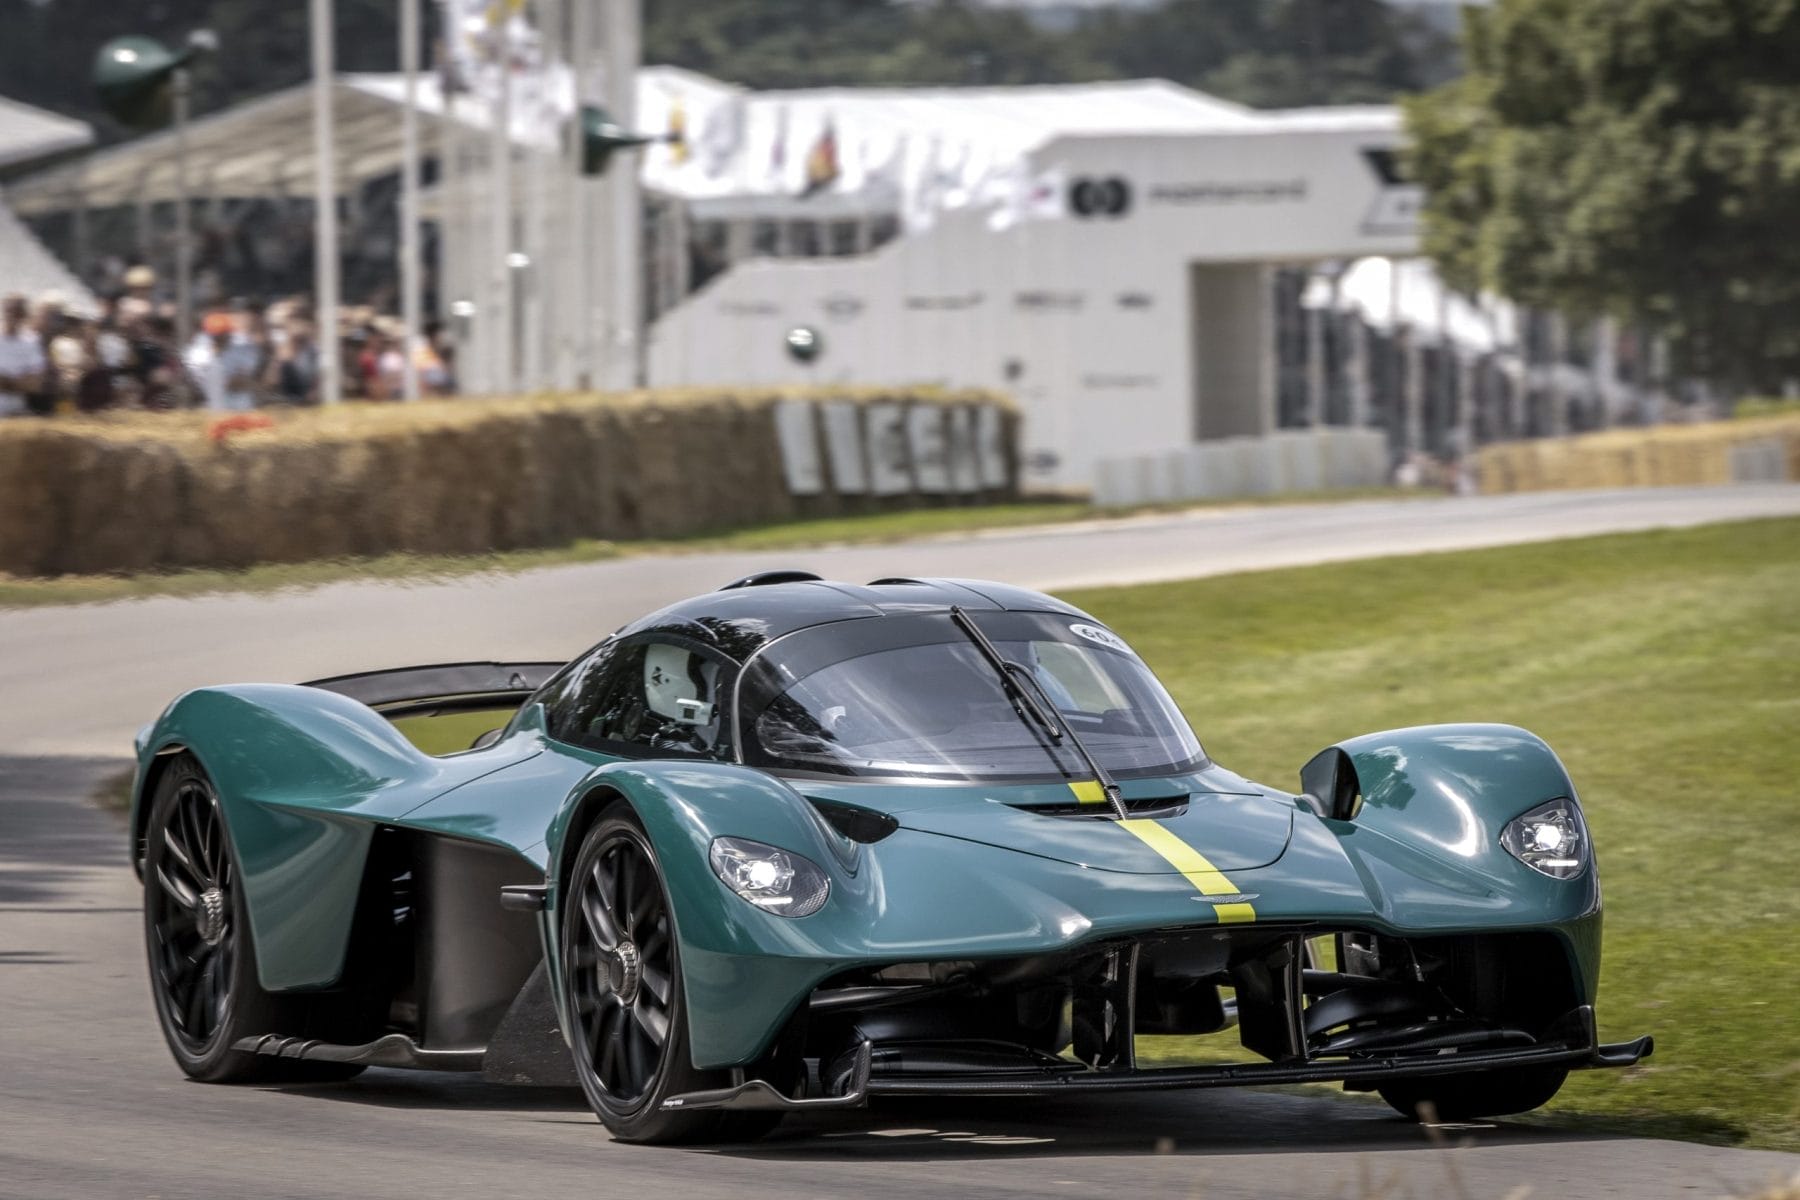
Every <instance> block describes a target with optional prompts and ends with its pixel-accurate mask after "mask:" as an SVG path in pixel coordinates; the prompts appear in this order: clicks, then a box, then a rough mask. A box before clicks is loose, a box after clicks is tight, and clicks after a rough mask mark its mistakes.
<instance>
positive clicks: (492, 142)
mask: <svg viewBox="0 0 1800 1200" xmlns="http://www.w3.org/2000/svg"><path fill="white" fill-rule="evenodd" d="M499 36H500V39H501V42H500V45H501V49H500V58H499V65H500V80H499V93H498V96H497V98H496V100H495V103H494V106H493V108H492V109H491V110H490V112H489V115H490V117H491V118H492V121H493V126H492V129H491V135H492V136H491V137H490V139H489V142H488V152H489V155H490V156H491V157H492V160H493V161H492V162H490V163H489V164H488V166H489V174H488V198H487V199H488V213H489V216H490V218H491V222H492V223H491V225H490V227H489V234H488V236H489V237H490V239H491V241H492V244H491V247H490V251H489V253H490V255H491V259H490V262H489V269H490V272H491V274H490V277H489V287H490V289H491V291H492V293H493V296H492V301H491V303H490V305H489V312H488V313H487V314H484V315H485V317H486V324H487V327H488V336H487V339H486V340H487V343H488V348H489V352H490V353H491V354H492V362H493V370H492V373H491V375H490V376H489V385H490V387H491V388H492V389H493V390H494V391H495V392H496V393H510V392H511V391H512V390H513V388H514V386H515V383H516V379H515V377H514V373H513V343H514V338H515V331H514V327H513V279H512V275H513V268H512V262H511V259H512V250H513V230H512V217H513V213H512V201H513V195H512V149H513V146H512V90H513V87H512V54H511V47H510V46H508V45H507V44H506V29H505V26H502V27H501V29H500V31H499Z"/></svg>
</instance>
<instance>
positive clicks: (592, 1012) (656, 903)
mask: <svg viewBox="0 0 1800 1200" xmlns="http://www.w3.org/2000/svg"><path fill="white" fill-rule="evenodd" d="M592 864H593V865H592V866H591V867H590V868H589V869H588V871H587V873H586V874H585V875H583V876H582V877H581V880H582V883H581V888H580V891H579V893H578V895H577V898H576V907H577V908H578V910H579V912H580V917H579V919H576V917H575V915H574V914H570V917H569V920H570V921H572V922H573V924H572V926H571V928H570V940H569V942H568V946H569V951H568V954H569V961H568V963H567V964H565V966H566V970H567V979H568V987H569V993H568V994H569V997H570V1004H571V1007H572V1008H573V1009H574V1012H573V1013H572V1014H571V1015H572V1017H573V1022H572V1023H573V1024H574V1026H575V1028H576V1030H577V1033H578V1038H579V1043H580V1045H581V1049H582V1053H581V1056H580V1059H581V1061H582V1062H584V1063H585V1066H586V1068H587V1069H591V1071H592V1076H591V1079H592V1081H593V1082H596V1083H598V1085H599V1087H600V1090H601V1091H602V1092H603V1093H606V1094H607V1095H608V1096H609V1097H611V1098H613V1099H615V1100H616V1101H618V1102H621V1103H630V1102H633V1101H636V1100H638V1099H639V1098H640V1097H642V1096H643V1095H645V1094H646V1093H647V1092H648V1091H649V1090H650V1088H651V1087H652V1086H653V1085H654V1083H655V1080H656V1077H657V1075H658V1073H659V1071H660V1070H661V1067H662V1059H663V1049H664V1047H665V1045H666V1044H667V1042H668V1040H669V1034H670V1026H671V1021H672V1016H671V1005H672V1001H673V998H674V990H675V981H674V959H673V946H672V945H671V942H670V932H671V930H670V924H669V918H668V914H667V912H666V909H665V907H664V902H663V896H662V888H661V887H660V885H659V884H658V881H657V876H656V867H655V863H654V861H653V860H652V859H651V858H650V856H649V854H648V853H647V852H646V851H645V849H644V848H643V847H642V846H640V845H639V844H638V843H637V842H636V840H635V839H634V838H631V837H629V836H619V837H616V838H613V839H610V840H609V841H608V842H606V843H603V844H602V845H601V847H600V848H599V851H598V853H596V854H595V855H594V857H593V859H592Z"/></svg>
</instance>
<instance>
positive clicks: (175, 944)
mask: <svg viewBox="0 0 1800 1200" xmlns="http://www.w3.org/2000/svg"><path fill="white" fill-rule="evenodd" d="M144 847H145V850H144V948H145V957H146V959H147V961H148V965H149V970H150V992H151V996H152V998H153V999H154V1002H155V1007H156V1018H157V1023H158V1024H159V1025H160V1026H161V1028H162V1033H163V1039H164V1040H165V1041H166V1042H167V1043H168V1045H169V1052H170V1054H172V1055H173V1056H174V1058H175V1062H176V1065H177V1066H179V1067H180V1068H181V1070H182V1071H183V1073H185V1074H186V1075H188V1076H189V1077H190V1078H192V1079H197V1080H200V1081H201V1082H204V1083H324V1082H330V1081H335V1080H342V1079H349V1078H351V1077H353V1076H355V1075H358V1074H360V1073H361V1072H362V1068H361V1067H360V1066H356V1065H354V1064H350V1063H332V1062H317V1061H303V1060H299V1059H284V1058H274V1057H271V1056H268V1055H262V1054H251V1053H246V1052H244V1051H241V1050H235V1049H233V1048H232V1047H233V1045H234V1044H235V1043H237V1042H238V1041H239V1040H241V1039H243V1038H246V1037H260V1036H262V1035H264V1034H270V1033H277V1034H288V1033H296V1032H301V1031H303V1030H304V1028H305V1024H304V1022H305V1018H306V1017H307V1015H308V1012H307V1009H308V1007H309V1006H308V1002H307V1001H305V1000H303V999H300V998H294V997H285V996H278V995H272V994H270V993H268V992H266V991H264V990H263V988H262V985H261V984H260V982H259V981H258V980H257V977H256V942H255V935H254V933H253V932H252V930H251V928H250V920H249V914H248V911H247V910H246V908H245V906H244V894H243V887H242V885H241V882H242V873H241V871H240V869H239V866H238V858H237V852H236V850H235V849H234V847H233V846H232V844H231V838H230V836H229V835H228V834H227V832H226V827H225V814H224V810H223V808H222V807H221V806H220V804H219V796H218V792H217V790H216V789H215V788H214V786H213V783H212V780H211V779H210V778H209V777H208V776H207V774H206V771H205V770H204V769H203V768H202V767H201V766H200V763H199V761H198V760H196V759H195V758H194V757H193V756H192V755H190V754H183V755H181V756H180V757H179V758H177V759H176V760H175V761H174V762H172V763H170V764H169V766H168V768H167V769H166V770H164V771H163V773H162V776H161V778H159V779H158V780H157V784H156V791H155V794H154V795H153V796H152V797H151V799H150V816H149V820H148V822H147V823H146V825H145V833H144Z"/></svg>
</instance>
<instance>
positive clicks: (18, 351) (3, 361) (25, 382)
mask: <svg viewBox="0 0 1800 1200" xmlns="http://www.w3.org/2000/svg"><path fill="white" fill-rule="evenodd" d="M29 314H30V310H29V309H28V308H27V307H26V304H25V297H23V296H8V297H7V298H6V299H5V301H3V302H0V417H15V416H18V415H19V414H21V413H23V412H26V411H27V409H26V404H25V397H26V396H29V395H32V394H34V393H36V392H37V391H38V389H39V388H41V387H42V386H43V383H44V375H45V372H46V371H47V370H48V369H49V365H50V364H49V360H48V359H46V358H45V356H44V343H43V341H42V340H41V339H40V338H39V337H38V334H37V330H35V329H33V328H32V327H31V326H30V325H29V324H28V323H27V322H26V317H27V316H28V315H29Z"/></svg>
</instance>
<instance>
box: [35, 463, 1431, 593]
mask: <svg viewBox="0 0 1800 1200" xmlns="http://www.w3.org/2000/svg"><path fill="white" fill-rule="evenodd" d="M1433 494H1434V493H1430V492H1421V491H1403V490H1400V489H1397V488H1386V487H1377V488H1354V489H1345V490H1339V491H1329V492H1313V493H1283V494H1279V495H1273V496H1255V497H1249V498H1245V499H1241V500H1232V501H1221V502H1217V503H1212V504H1203V505H1194V504H1166V505H1144V506H1140V507H1136V508H1128V509H1101V508H1096V507H1094V506H1093V505H1091V504H1088V503H1086V502H1083V501H1072V500H1070V501H1025V502H1020V503H1015V504H991V505H979V506H960V507H951V508H924V509H911V510H908V511H905V512H891V513H872V514H869V515H867V516H852V517H826V518H820V519H813V520H799V521H779V522H775V523H773V524H767V525H755V526H749V527H746V528H743V529H732V530H723V531H720V532H717V533H708V534H696V535H695V536H693V537H686V538H675V539H667V540H648V539H646V540H642V541H624V542H609V541H600V540H595V539H582V540H579V541H575V542H570V543H568V544H566V545H562V546H550V547H545V548H542V549H536V550H510V551H504V552H497V553H492V554H467V555H447V554H446V555H425V554H387V555H382V556H379V557H375V558H350V559H328V560H323V561H319V562H305V563H272V564H268V565H265V566H256V567H247V568H244V569H242V570H192V571H169V572H160V573H147V574H141V575H65V576H58V577H55V578H48V579H25V578H19V577H17V576H11V575H5V574H0V608H29V607H36V606H39V605H50V604H99V603H105V602H107V601H113V600H133V599H141V598H145V597H150V596H201V595H211V594H215V593H221V592H281V591H289V590H293V589H300V588H312V587H321V586H323V585H325V584H330V583H341V582H345V581H349V580H376V581H380V580H393V581H397V580H409V581H414V582H419V581H430V580H433V579H450V578H455V577H458V576H462V575H472V574H483V573H500V574H510V573H512V572H516V571H528V570H532V569H535V568H538V567H554V566H567V565H569V564H573V563H587V562H600V561H603V560H606V559H613V558H620V557H623V556H625V555H629V554H684V553H685V554H694V553H704V552H709V551H766V550H802V549H815V548H818V547H820V546H833V545H870V544H879V543H884V542H899V541H906V540H909V539H913V538H929V537H945V536H951V535H955V534H965V533H975V532H980V531H984V530H1002V529H1017V528H1021V527H1024V526H1031V525H1055V524H1061V523H1064V522H1068V521H1101V520H1118V519H1121V518H1124V517H1131V516H1141V515H1143V514H1145V513H1156V512H1184V511H1190V510H1195V509H1201V508H1236V507H1242V506H1246V505H1267V504H1297V503H1323V502H1328V501H1337V500H1356V499H1375V498H1383V499H1403V498H1412V497H1418V496H1428V495H1433Z"/></svg>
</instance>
